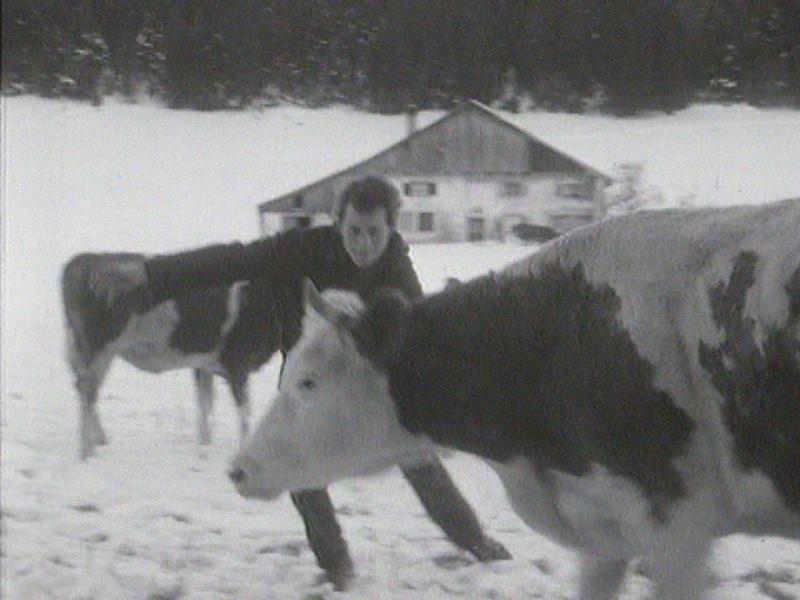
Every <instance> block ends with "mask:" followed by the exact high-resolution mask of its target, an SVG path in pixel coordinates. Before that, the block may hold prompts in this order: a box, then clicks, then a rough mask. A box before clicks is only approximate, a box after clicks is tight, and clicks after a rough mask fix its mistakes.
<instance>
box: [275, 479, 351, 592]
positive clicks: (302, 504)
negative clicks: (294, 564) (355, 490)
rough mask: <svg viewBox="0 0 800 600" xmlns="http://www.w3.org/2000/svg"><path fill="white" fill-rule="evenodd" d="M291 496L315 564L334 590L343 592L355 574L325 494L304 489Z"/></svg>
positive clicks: (339, 528)
mask: <svg viewBox="0 0 800 600" xmlns="http://www.w3.org/2000/svg"><path fill="white" fill-rule="evenodd" d="M291 496H292V502H293V503H294V505H295V506H296V507H297V510H299V511H300V514H301V515H302V517H303V522H304V523H305V526H306V536H307V537H308V543H309V544H310V545H311V550H312V551H313V552H314V556H316V557H317V564H319V566H320V567H321V568H322V569H323V570H324V571H325V573H326V575H327V577H328V579H329V580H330V581H331V583H333V587H334V589H336V590H338V591H344V590H346V589H347V587H348V585H349V584H350V581H351V580H352V579H353V577H354V575H355V571H354V569H353V562H352V561H351V560H350V553H349V551H348V549H347V542H346V541H345V540H344V537H342V529H341V527H339V523H338V522H337V521H336V515H335V514H334V512H333V504H331V498H330V496H329V495H328V492H327V491H326V490H305V491H302V492H294V493H292V495H291Z"/></svg>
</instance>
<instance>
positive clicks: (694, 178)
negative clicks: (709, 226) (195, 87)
mask: <svg viewBox="0 0 800 600" xmlns="http://www.w3.org/2000/svg"><path fill="white" fill-rule="evenodd" d="M436 116H438V115H436V114H433V113H424V114H423V115H421V117H420V121H421V124H425V123H426V122H430V120H431V119H433V118H435V117H436ZM2 118H3V131H2V144H3V147H2V156H3V158H2V161H3V165H2V166H3V189H2V196H3V211H4V212H3V215H2V223H3V232H2V240H3V249H2V261H3V262H2V283H3V289H2V338H1V339H2V354H1V356H2V367H3V371H2V406H1V408H2V411H1V412H0V418H1V419H2V421H1V423H2V428H1V429H0V436H1V437H0V440H1V443H2V471H1V472H0V476H1V478H2V481H1V483H2V498H1V500H2V520H1V521H0V523H1V524H2V557H1V559H0V560H2V593H1V594H0V596H2V598H8V599H13V600H16V599H25V600H27V599H38V598H56V599H59V600H61V599H89V598H96V599H98V600H100V599H103V600H105V599H117V598H120V599H127V598H131V599H140V598H150V599H152V600H156V599H177V598H190V599H194V598H204V599H214V598H237V599H259V600H264V599H270V598H281V599H282V598H328V597H330V598H333V597H339V596H341V597H347V598H364V599H367V598H452V597H461V598H487V599H500V598H521V597H530V598H568V597H570V595H571V593H572V592H573V590H574V587H573V586H574V567H575V565H574V563H573V561H572V556H571V555H570V553H568V552H566V551H564V550H563V549H561V548H559V547H558V546H556V545H554V544H551V543H549V542H548V541H547V540H545V539H543V538H541V537H539V536H537V535H535V534H533V533H531V532H530V530H528V529H527V527H525V526H524V525H523V524H522V523H521V522H520V521H519V520H518V519H517V518H516V517H515V516H514V515H513V514H512V513H511V511H510V510H509V508H508V506H507V504H506V502H505V500H504V498H503V494H502V491H501V490H500V487H499V484H498V483H497V481H496V479H495V477H494V475H493V474H492V473H491V472H490V471H489V470H488V469H487V468H486V467H484V466H483V465H481V464H480V463H479V462H477V461H476V460H473V459H471V458H468V457H465V456H461V455H455V456H452V457H450V458H449V459H448V460H447V463H446V464H447V466H448V468H449V469H450V470H451V472H452V473H453V475H454V478H455V479H456V481H457V483H458V485H459V487H460V488H461V489H462V490H463V491H464V492H465V494H466V495H467V496H468V497H469V499H470V500H471V502H472V503H473V505H474V506H475V507H476V510H477V511H478V513H479V515H480V517H481V519H482V520H483V522H484V523H485V525H486V528H487V529H488V530H489V531H490V532H491V533H492V534H493V535H495V536H496V537H497V538H498V539H500V540H501V541H502V542H503V543H505V544H506V545H507V547H508V548H509V549H510V550H511V552H512V553H513V554H514V556H515V559H514V560H513V561H510V562H505V563H498V564H493V565H482V564H477V563H475V562H474V561H472V560H471V559H470V558H469V557H468V556H466V555H464V554H461V553H460V552H458V551H456V550H455V549H454V548H453V547H452V546H451V545H449V544H448V543H447V542H446V541H445V540H444V539H443V536H442V535H441V534H440V532H439V531H438V530H437V529H436V528H435V527H434V526H433V525H432V524H431V523H430V522H429V521H428V519H427V518H426V516H425V515H424V514H423V511H422V509H421V507H420V505H419V503H418V502H417V500H416V499H415V497H414V496H413V493H412V491H411V490H410V488H409V487H408V486H407V485H406V484H405V482H404V481H403V480H402V478H401V477H399V476H398V474H397V473H396V472H390V473H386V474H384V475H381V476H380V477H376V478H372V479H362V480H351V481H346V482H342V483H340V484H337V485H334V486H333V487H332V489H331V494H332V497H333V499H334V503H335V504H336V506H337V509H338V511H339V517H340V520H341V523H342V525H343V527H344V529H345V534H346V536H347V538H348V540H349V542H350V545H351V550H352V553H353V556H354V558H355V561H356V565H357V569H358V572H359V575H360V577H359V579H358V582H357V584H356V587H355V589H354V590H353V591H352V592H350V593H348V594H341V595H340V594H336V593H334V592H333V591H332V590H331V589H330V587H329V586H327V585H322V584H319V583H317V576H318V574H319V571H318V569H317V567H316V565H315V562H314V558H313V556H312V554H311V552H310V550H309V549H308V547H307V545H306V543H305V535H304V532H303V528H302V523H301V521H300V518H299V516H298V515H297V514H296V513H295V512H294V509H293V508H292V507H291V503H290V502H289V501H288V500H287V499H286V498H283V499H280V500H279V501H277V502H275V503H271V504H266V503H261V502H257V501H250V500H244V499H242V498H240V497H239V496H238V495H237V494H236V493H235V491H234V490H233V488H232V486H231V485H230V484H229V482H228V481H227V479H226V477H225V467H226V465H227V461H228V459H229V457H230V455H231V453H232V451H233V449H234V448H235V445H236V437H237V433H236V429H237V425H236V422H237V419H236V415H235V411H234V410H233V407H232V401H231V400H230V397H229V395H228V393H227V390H225V389H224V388H223V386H222V385H218V388H217V389H218V392H219V393H218V396H219V398H218V401H217V406H216V415H215V417H216V418H215V430H214V433H215V438H214V443H213V444H212V445H211V446H209V447H206V448H203V449H200V448H199V447H198V446H197V445H196V444H195V441H194V436H195V424H194V417H195V407H194V400H193V397H192V386H191V377H190V375H189V373H188V372H180V373H170V374H165V375H161V376H158V377H155V376H151V375H146V374H143V373H141V372H138V371H136V370H134V369H132V368H130V367H127V366H126V365H123V364H117V365H116V366H115V367H114V369H113V370H112V373H111V376H110V377H109V379H108V381H107V383H106V385H105V387H104V388H103V392H102V395H101V399H100V404H99V411H100V415H101V418H102V419H103V421H104V423H105V424H106V426H107V430H108V433H109V435H110V437H111V443H110V445H109V446H107V447H105V448H101V449H100V452H99V455H98V456H97V457H96V458H93V459H92V460H91V461H89V462H88V463H86V464H80V463H79V462H78V461H77V433H76V423H77V402H76V398H75V394H74V392H73V389H72V385H71V381H70V376H69V374H68V371H67V368H66V365H65V364H64V361H63V352H62V347H63V334H62V316H61V307H60V302H59V297H58V280H59V274H60V269H61V266H62V265H63V264H64V262H65V261H66V260H67V259H68V258H69V256H71V255H72V254H74V253H76V252H79V251H84V250H120V249H128V250H137V251H144V252H168V251H171V250H176V249H179V248H185V247H190V246H194V245H198V244H202V243H207V242H212V241H222V240H229V239H248V238H252V237H253V236H255V234H256V232H257V229H256V218H255V216H256V213H255V208H254V207H255V204H256V203H257V202H260V201H262V200H265V199H268V198H270V197H273V196H275V195H277V194H278V193H281V192H283V191H286V190H289V189H292V188H294V187H295V186H297V185H299V184H302V183H307V182H309V181H311V180H314V179H316V178H318V177H319V176H322V175H325V174H327V173H329V172H331V171H333V170H336V169H339V168H342V167H344V166H347V165H348V164H351V163H352V162H355V161H357V160H360V159H362V158H365V157H366V156H368V155H370V154H372V153H374V152H377V151H378V150H380V149H382V148H383V147H385V146H386V145H388V144H389V143H392V142H394V141H397V140H398V139H400V138H401V137H402V135H403V133H404V129H405V122H404V119H403V118H402V117H387V116H378V115H365V114H361V113H356V112H354V111H352V110H348V109H344V108H336V109H324V110H315V111H310V110H304V109H300V108H294V107H281V108H276V109H270V110H265V111H263V112H246V113H211V114H205V113H194V112H178V111H167V110H164V109H161V108H158V107H155V106H147V105H129V104H122V103H114V102H110V103H107V104H106V105H104V106H102V107H99V108H94V107H90V106H85V105H80V104H74V103H70V102H56V101H46V100H41V99H35V98H27V97H17V98H3V99H2ZM514 119H516V120H519V123H520V125H521V126H524V127H525V128H526V129H528V130H530V131H533V132H535V133H537V134H538V135H541V137H542V138H543V139H545V140H546V141H548V142H551V143H553V144H555V145H557V146H559V147H560V148H562V149H565V150H567V151H568V152H571V153H573V154H575V155H576V156H578V157H579V158H581V159H583V160H585V161H587V162H590V164H592V165H594V166H597V167H599V168H604V169H606V170H611V169H613V168H614V165H615V164H620V163H623V162H630V161H633V160H635V161H639V162H642V163H643V164H644V165H645V169H646V170H645V175H646V176H648V178H649V179H650V181H651V183H653V184H656V185H658V186H659V188H660V189H661V190H662V193H663V194H664V196H665V198H666V200H667V203H676V202H681V201H684V200H685V199H686V198H688V197H693V199H692V203H694V204H731V203H737V202H764V201H769V200H775V199H779V198H783V197H789V196H800V113H793V112H788V111H759V110H755V109H751V108H746V107H727V108H723V107H694V108H692V109H689V110H687V111H684V112H682V113H679V114H678V115H675V116H671V117H665V116H653V117H642V118H638V119H632V120H626V121H619V120H616V119H611V118H606V117H582V116H564V115H552V114H532V115H525V116H521V117H514ZM529 251H530V248H526V247H522V246H515V245H497V244H479V245H470V244H462V245H448V246H416V247H414V248H413V257H414V260H415V263H416V265H417V266H418V269H419V271H420V274H421V277H422V279H423V283H424V285H425V287H426V289H427V290H429V291H432V290H435V289H437V288H438V287H439V286H441V285H442V283H443V281H444V279H445V278H446V277H448V276H455V277H461V278H464V277H470V276H473V275H477V274H480V273H482V272H485V271H486V270H488V269H490V268H498V267H500V266H502V265H503V264H505V263H506V262H508V261H510V260H512V259H514V258H516V257H519V256H520V255H522V254H525V253H527V252H529ZM276 376H277V364H275V363H272V364H270V365H268V366H267V367H266V368H265V369H263V370H262V371H261V372H260V373H259V374H258V375H257V376H256V377H254V378H253V391H254V394H253V397H254V411H255V413H256V415H257V414H259V413H260V412H261V411H262V410H263V408H264V407H265V405H266V402H267V400H268V397H269V395H270V394H271V392H272V390H273V389H274V386H275V381H276ZM713 567H714V570H715V572H716V574H717V576H718V578H719V582H718V585H717V587H716V589H715V595H714V597H715V598H717V600H723V599H726V600H727V599H732V600H736V599H738V600H744V599H758V598H774V599H778V600H784V599H791V598H800V544H797V543H793V542H788V541H785V540H778V539H768V538H760V539H748V538H743V537H736V538H731V539H728V540H725V541H724V542H722V543H720V545H719V548H718V551H717V553H716V555H715V559H714V563H713ZM648 587H649V584H648V581H647V579H646V578H645V577H643V576H641V575H638V574H635V575H634V576H633V577H632V578H631V579H630V580H629V584H628V587H627V589H626V593H625V598H627V599H637V600H638V599H640V598H643V597H645V595H646V593H647V590H648Z"/></svg>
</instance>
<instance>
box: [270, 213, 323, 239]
mask: <svg viewBox="0 0 800 600" xmlns="http://www.w3.org/2000/svg"><path fill="white" fill-rule="evenodd" d="M297 217H308V219H309V223H308V226H309V227H317V226H318V225H329V224H330V223H333V218H332V217H331V216H330V215H329V214H328V213H310V212H309V213H299V212H296V211H293V212H286V213H279V212H264V213H260V220H259V226H260V229H261V236H262V237H266V236H270V235H275V234H276V233H279V232H281V231H285V230H287V229H291V226H290V225H294V224H295V223H296V219H297Z"/></svg>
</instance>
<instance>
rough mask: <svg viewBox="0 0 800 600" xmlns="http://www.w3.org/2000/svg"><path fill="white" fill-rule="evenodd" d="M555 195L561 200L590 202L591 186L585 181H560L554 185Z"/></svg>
mask: <svg viewBox="0 0 800 600" xmlns="http://www.w3.org/2000/svg"><path fill="white" fill-rule="evenodd" d="M556 195H557V196H559V197H561V198H575V199H578V200H591V199H592V190H591V186H590V185H589V184H588V183H587V182H585V181H562V182H559V183H558V184H557V185H556Z"/></svg>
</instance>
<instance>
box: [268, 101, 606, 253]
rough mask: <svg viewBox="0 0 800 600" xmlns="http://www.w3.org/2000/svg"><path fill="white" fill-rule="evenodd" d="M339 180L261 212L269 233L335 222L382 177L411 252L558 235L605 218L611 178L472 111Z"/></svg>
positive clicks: (497, 117) (455, 114) (462, 110)
mask: <svg viewBox="0 0 800 600" xmlns="http://www.w3.org/2000/svg"><path fill="white" fill-rule="evenodd" d="M415 122H416V117H415V115H414V114H413V113H410V114H409V134H408V136H407V137H406V138H405V139H403V140H402V141H400V142H399V143H397V144H394V145H393V146H390V147H389V148H386V149H385V150H383V151H381V152H379V153H378V154H376V155H374V156H372V157H370V158H368V159H366V160H364V161H362V162H360V163H358V164H355V165H352V166H350V167H348V168H346V169H344V170H342V171H340V172H338V173H334V174H332V175H330V176H328V177H325V178H323V179H320V180H318V181H315V182H313V183H311V184H309V185H307V186H305V187H302V188H300V189H297V190H294V191H292V192H290V193H288V194H284V195H283V196H280V197H278V198H274V199H272V200H269V201H267V202H264V203H262V204H260V205H259V207H258V212H259V221H260V227H261V233H262V234H263V235H271V234H273V233H276V232H278V231H281V230H285V229H290V228H292V227H308V226H311V225H318V224H323V223H329V222H331V214H332V212H333V210H334V208H335V203H336V198H337V197H338V195H339V193H340V192H341V191H342V190H343V189H344V187H345V186H346V185H347V184H348V183H349V182H350V181H352V180H353V179H355V178H358V177H362V176H364V175H367V174H378V175H382V176H384V177H386V178H387V179H389V180H391V181H392V182H393V183H394V184H395V185H396V186H397V187H398V189H399V190H400V192H401V195H402V201H403V204H402V206H401V210H400V216H399V229H400V231H401V232H402V234H403V236H404V237H405V238H406V239H407V240H408V241H410V242H445V241H476V240H483V239H498V240H502V239H506V238H507V237H508V236H509V235H510V234H511V230H512V228H513V227H514V225H517V224H519V223H529V224H532V225H541V226H546V227H550V228H552V229H554V230H556V231H558V232H559V233H562V232H564V231H567V230H569V229H573V228H575V227H578V226H581V225H585V224H588V223H591V222H593V221H595V220H597V219H599V218H601V217H602V216H603V215H604V189H605V187H606V186H607V185H608V184H609V183H610V182H611V178H610V177H608V176H607V175H605V174H604V173H601V172H600V171H598V170H596V169H594V168H592V167H590V166H588V165H585V164H583V163H582V162H580V161H579V160H577V159H575V158H573V157H570V156H568V155H567V154H564V153H563V152H561V151H560V150H557V149H555V148H553V147H551V146H549V145H548V144H546V143H544V142H542V141H541V140H539V139H537V138H536V137H534V136H533V135H531V134H530V133H528V132H526V131H524V130H523V129H521V128H519V127H517V126H516V125H514V124H513V123H511V122H510V121H508V120H507V119H505V118H504V117H503V116H502V115H501V114H499V113H497V112H495V111H494V110H492V109H490V108H488V107H486V106H484V105H482V104H480V103H478V102H475V101H467V102H464V103H462V104H461V105H460V106H458V107H457V108H455V109H454V110H452V111H451V112H449V113H448V114H446V115H445V116H444V117H442V118H441V119H439V120H438V121H435V122H434V123H432V124H430V125H428V126H426V127H424V128H420V129H417V128H416V127H415Z"/></svg>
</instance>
